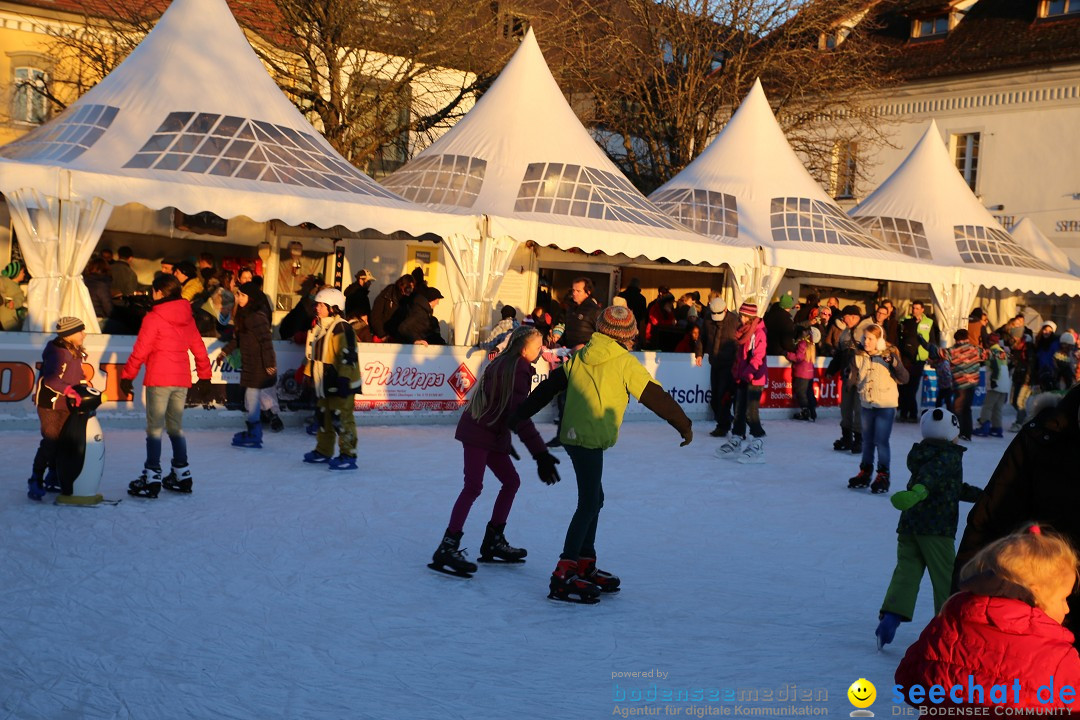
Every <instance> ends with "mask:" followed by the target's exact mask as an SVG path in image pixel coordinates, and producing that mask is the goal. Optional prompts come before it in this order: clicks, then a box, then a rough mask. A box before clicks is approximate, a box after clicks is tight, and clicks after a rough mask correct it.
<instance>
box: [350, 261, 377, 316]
mask: <svg viewBox="0 0 1080 720" xmlns="http://www.w3.org/2000/svg"><path fill="white" fill-rule="evenodd" d="M374 279H375V276H374V275H372V274H371V271H370V270H368V269H366V268H365V269H364V270H361V271H360V272H358V273H356V282H354V283H353V284H352V285H350V286H349V287H347V288H345V291H344V294H345V317H346V318H347V319H350V320H351V319H352V318H358V317H362V316H364V315H367V316H370V315H371V298H370V297H368V294H369V293H370V292H371V283H372V281H373V280H374Z"/></svg>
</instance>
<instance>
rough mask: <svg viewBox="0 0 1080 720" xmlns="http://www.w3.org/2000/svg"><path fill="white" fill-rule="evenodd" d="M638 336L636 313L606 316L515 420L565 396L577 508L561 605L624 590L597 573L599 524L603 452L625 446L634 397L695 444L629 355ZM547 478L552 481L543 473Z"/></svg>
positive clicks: (559, 575) (616, 311)
mask: <svg viewBox="0 0 1080 720" xmlns="http://www.w3.org/2000/svg"><path fill="white" fill-rule="evenodd" d="M637 333H638V328H637V322H636V321H635V320H634V313H633V312H632V311H631V310H630V309H629V308H625V307H618V306H612V307H609V308H607V309H605V310H604V311H603V312H602V313H601V314H600V316H599V317H598V318H597V319H596V332H594V333H593V334H592V337H591V338H590V339H589V341H588V342H587V343H585V346H584V347H583V348H581V350H579V351H577V352H575V353H574V354H573V355H571V356H570V357H569V358H568V359H567V360H566V362H565V363H564V364H563V365H562V367H560V368H559V369H558V370H554V371H552V373H551V374H550V375H548V378H547V380H544V382H542V383H540V384H539V385H538V386H537V388H536V390H534V391H533V393H532V395H530V396H529V397H528V399H527V400H525V402H523V403H522V404H521V406H520V407H519V408H518V410H517V412H516V413H515V414H514V417H511V419H510V425H511V427H516V426H517V423H518V422H523V421H524V419H526V418H530V417H532V416H533V415H535V414H536V413H537V412H539V410H540V409H541V408H543V407H544V406H545V405H547V404H548V403H549V402H551V400H552V399H554V397H555V396H556V395H558V394H559V393H560V392H563V391H565V392H566V406H565V409H564V411H563V418H562V426H561V428H560V430H559V439H560V440H562V444H563V446H564V447H565V448H566V453H567V455H569V456H570V461H571V462H572V463H573V464H574V473H575V474H576V475H577V486H578V502H577V509H576V510H575V511H574V517H573V518H572V519H571V520H570V527H569V528H568V529H567V531H566V540H565V542H564V543H563V551H562V555H561V556H560V557H559V562H558V564H557V565H556V567H555V571H554V572H553V573H552V574H551V582H550V584H549V594H548V597H549V598H553V599H555V600H564V601H569V602H579V603H586V604H592V603H596V602H599V599H600V593H601V592H615V591H617V590H618V589H619V578H617V577H615V576H614V575H611V574H610V573H606V572H603V571H602V570H599V569H598V568H597V567H596V545H595V542H596V523H597V519H598V517H599V515H600V508H602V507H603V506H604V489H603V485H602V483H601V479H602V475H603V470H604V451H605V450H607V449H608V448H610V447H612V446H613V445H614V444H615V442H616V441H617V440H618V439H619V427H620V426H621V425H622V419H623V413H625V412H626V404H627V401H628V395H633V396H634V397H635V398H636V399H637V400H638V402H640V403H641V404H642V405H644V406H645V407H647V408H649V409H650V410H652V411H653V412H654V413H656V414H657V415H659V416H660V417H661V418H663V419H664V420H667V421H668V423H670V424H671V426H672V427H674V428H675V429H676V430H678V432H679V435H681V436H682V438H683V442H682V445H689V444H690V441H691V440H692V439H693V437H694V434H693V432H692V430H691V423H690V419H689V418H688V417H686V413H684V412H683V410H682V408H681V407H679V404H678V403H677V402H675V400H674V399H673V398H672V397H671V396H670V395H669V394H668V393H667V392H665V391H664V389H663V388H662V387H660V385H658V384H657V383H656V382H655V381H654V380H653V379H652V376H651V375H649V371H648V370H646V369H645V368H644V367H643V366H642V365H641V363H640V362H638V360H637V359H636V358H635V357H634V356H633V355H631V354H630V352H629V350H628V348H630V347H633V344H634V340H635V339H636V338H637ZM680 447H681V446H680ZM541 479H544V480H545V482H548V479H545V478H543V468H541ZM554 479H556V480H557V476H556V477H555V478H554Z"/></svg>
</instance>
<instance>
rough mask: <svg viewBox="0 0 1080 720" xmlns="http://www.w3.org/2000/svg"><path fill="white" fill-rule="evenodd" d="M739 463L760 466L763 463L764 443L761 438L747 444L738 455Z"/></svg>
mask: <svg viewBox="0 0 1080 720" xmlns="http://www.w3.org/2000/svg"><path fill="white" fill-rule="evenodd" d="M739 462H740V463H741V464H743V465H760V464H761V463H763V462H765V442H764V441H763V440H762V439H761V438H754V439H753V440H751V441H750V442H748V443H747V444H746V447H745V448H743V451H742V452H741V453H739Z"/></svg>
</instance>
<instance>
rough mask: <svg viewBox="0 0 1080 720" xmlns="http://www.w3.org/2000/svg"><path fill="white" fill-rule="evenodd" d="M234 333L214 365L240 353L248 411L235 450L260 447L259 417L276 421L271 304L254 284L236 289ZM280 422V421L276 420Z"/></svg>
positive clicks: (261, 429) (260, 426) (275, 357)
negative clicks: (245, 427) (245, 426)
mask: <svg viewBox="0 0 1080 720" xmlns="http://www.w3.org/2000/svg"><path fill="white" fill-rule="evenodd" d="M236 304H237V306H238V309H237V311H236V321H235V322H236V331H235V332H234V334H233V339H232V340H231V341H229V343H228V344H227V345H226V346H225V347H223V348H222V349H221V353H220V354H218V356H217V359H216V360H215V361H214V362H215V364H216V365H219V366H220V365H221V364H223V363H224V362H225V358H226V357H228V356H229V355H230V354H232V353H233V352H235V351H236V350H239V351H240V363H239V365H240V386H241V387H243V388H244V409H245V410H247V419H246V424H247V430H244V431H242V432H238V433H236V434H235V435H233V439H232V444H233V445H235V446H236V447H247V448H261V447H262V434H263V427H262V413H263V412H264V411H265V412H266V413H267V414H268V416H269V419H270V420H271V421H273V420H275V419H278V417H277V414H276V413H275V412H274V406H275V404H276V395H277V356H276V355H275V353H274V343H273V336H272V334H271V332H270V316H271V315H272V312H271V310H270V301H269V300H267V299H266V295H265V294H264V293H263V292H262V290H261V289H259V286H258V285H256V284H255V283H253V282H247V283H244V284H243V285H241V286H240V287H239V288H237V291H236ZM279 421H280V420H279Z"/></svg>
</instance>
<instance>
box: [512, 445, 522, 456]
mask: <svg viewBox="0 0 1080 720" xmlns="http://www.w3.org/2000/svg"><path fill="white" fill-rule="evenodd" d="M510 457H512V458H514V459H515V460H520V459H521V456H520V455H518V451H517V449H516V448H515V447H514V443H510Z"/></svg>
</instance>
